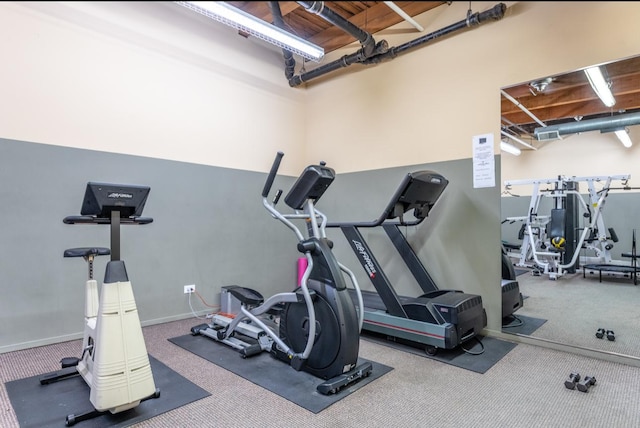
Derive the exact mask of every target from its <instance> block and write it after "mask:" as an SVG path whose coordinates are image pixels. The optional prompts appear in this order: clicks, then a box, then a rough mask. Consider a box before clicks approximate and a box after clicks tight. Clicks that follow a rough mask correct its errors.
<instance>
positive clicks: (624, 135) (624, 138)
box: [615, 128, 633, 148]
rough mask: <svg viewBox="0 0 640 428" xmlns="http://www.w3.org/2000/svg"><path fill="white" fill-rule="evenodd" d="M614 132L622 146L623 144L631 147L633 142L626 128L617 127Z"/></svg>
mask: <svg viewBox="0 0 640 428" xmlns="http://www.w3.org/2000/svg"><path fill="white" fill-rule="evenodd" d="M615 134H616V137H618V139H619V140H620V142H621V143H622V145H623V146H625V147H626V148H629V147H631V145H632V144H633V143H632V142H631V137H629V130H628V129H627V128H625V129H618V130H617V131H615Z"/></svg>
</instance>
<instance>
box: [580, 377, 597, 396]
mask: <svg viewBox="0 0 640 428" xmlns="http://www.w3.org/2000/svg"><path fill="white" fill-rule="evenodd" d="M595 383H596V378H595V377H594V376H585V377H584V379H582V380H581V381H580V382H578V384H577V385H576V386H577V387H578V391H581V392H589V388H591V387H592V386H593V385H595Z"/></svg>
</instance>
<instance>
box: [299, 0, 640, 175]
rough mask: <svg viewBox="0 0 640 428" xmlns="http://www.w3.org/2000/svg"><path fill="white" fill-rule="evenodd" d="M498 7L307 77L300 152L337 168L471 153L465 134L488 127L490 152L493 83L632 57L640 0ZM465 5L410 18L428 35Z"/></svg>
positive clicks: (495, 101) (638, 36)
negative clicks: (409, 46) (372, 61)
mask: <svg viewBox="0 0 640 428" xmlns="http://www.w3.org/2000/svg"><path fill="white" fill-rule="evenodd" d="M496 4H498V3H497V2H496V3H490V2H472V3H471V7H472V8H473V12H474V13H475V12H479V11H484V10H488V9H490V8H491V7H493V6H495V5H496ZM506 4H507V6H508V8H507V11H506V14H505V17H504V18H503V19H502V20H500V21H496V22H491V23H485V24H483V25H481V26H478V27H475V28H473V29H470V30H466V31H465V32H464V33H458V34H456V35H453V36H450V37H448V38H446V39H441V40H436V41H432V42H429V43H427V44H425V45H423V46H421V47H419V48H418V49H416V50H413V51H411V52H408V53H406V54H404V55H402V56H399V57H397V58H396V59H394V60H392V61H390V62H385V63H383V64H378V65H376V66H368V67H367V68H363V67H360V70H361V71H359V72H353V73H349V74H345V73H342V74H341V75H340V76H339V77H337V78H334V79H324V80H322V81H319V83H314V82H311V85H310V86H309V88H308V100H307V107H308V114H309V117H310V118H311V117H313V118H318V120H315V121H314V120H309V126H308V127H307V139H306V140H307V142H308V144H307V148H308V156H309V157H310V158H311V159H315V158H329V159H327V161H330V164H331V165H332V166H334V167H335V168H336V170H338V171H358V170H369V169H376V168H383V167H390V166H400V165H412V164H420V163H427V162H435V161H444V160H452V159H464V158H471V157H472V137H473V136H474V135H479V134H485V133H493V134H494V136H495V141H496V152H497V151H498V150H499V147H498V142H499V138H498V136H499V132H500V88H501V87H504V86H510V85H513V84H516V83H519V82H524V81H529V80H532V79H534V78H538V77H542V76H548V75H553V74H558V73H560V72H563V71H568V70H574V69H577V68H582V67H585V66H587V65H591V64H596V63H601V62H607V61H610V60H612V59H617V58H621V57H627V56H631V55H636V54H640V44H639V43H638V41H639V40H640V30H639V27H638V25H637V21H638V18H640V2H506ZM468 6H469V3H467V2H453V3H452V4H451V5H450V6H443V7H440V8H437V9H436V11H435V12H427V13H425V14H423V15H421V16H418V17H417V19H416V20H417V21H418V22H419V23H420V24H421V25H422V26H423V27H424V28H425V32H424V33H423V34H428V33H431V32H434V31H437V30H440V29H442V28H445V27H447V26H449V25H451V24H453V23H457V22H458V21H460V20H463V19H464V18H465V17H466V13H467V8H468ZM613 23H615V25H614V24H613ZM395 28H396V29H397V28H411V27H410V26H409V25H408V24H399V25H398V26H396V27H395ZM388 33H389V34H384V37H383V36H382V35H376V40H380V39H382V38H385V39H387V40H388V41H389V44H390V46H398V45H400V44H402V43H404V42H406V41H408V40H414V39H417V38H418V37H419V36H420V35H419V34H417V33H415V32H414V33H413V34H411V33H409V34H407V33H404V34H398V35H395V36H392V35H391V34H390V33H391V32H388ZM352 51H353V50H350V51H347V52H342V53H341V54H342V55H344V54H345V53H348V52H352ZM352 67H353V68H354V69H355V66H352ZM507 156H509V155H508V154H505V156H503V157H502V158H503V162H505V163H507V162H509V159H506V157H507ZM617 158H618V157H616V159H617ZM524 159H526V158H525V157H523V158H522V160H524ZM602 161H603V162H607V161H606V160H605V159H602ZM612 161H614V160H612ZM638 176H639V178H640V174H638Z"/></svg>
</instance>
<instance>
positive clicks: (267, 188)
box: [262, 152, 284, 198]
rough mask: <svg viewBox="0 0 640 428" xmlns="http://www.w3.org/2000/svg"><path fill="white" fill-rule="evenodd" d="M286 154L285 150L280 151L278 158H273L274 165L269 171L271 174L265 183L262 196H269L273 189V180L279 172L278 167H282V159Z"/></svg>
mask: <svg viewBox="0 0 640 428" xmlns="http://www.w3.org/2000/svg"><path fill="white" fill-rule="evenodd" d="M283 156H284V153H283V152H278V153H277V154H276V158H275V159H274V160H273V165H271V171H269V175H268V176H267V181H266V182H265V183H264V188H263V189H262V197H263V198H266V197H267V196H269V192H270V191H271V186H272V185H273V180H275V178H276V174H277V173H278V169H279V168H280V161H281V160H282V157H283Z"/></svg>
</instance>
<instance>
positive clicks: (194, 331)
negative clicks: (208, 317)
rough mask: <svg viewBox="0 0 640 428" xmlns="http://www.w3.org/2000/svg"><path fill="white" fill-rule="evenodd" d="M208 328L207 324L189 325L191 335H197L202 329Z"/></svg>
mask: <svg viewBox="0 0 640 428" xmlns="http://www.w3.org/2000/svg"><path fill="white" fill-rule="evenodd" d="M208 328H209V324H198V325H196V326H193V327H191V335H193V336H197V335H199V334H200V332H201V331H202V330H206V329H208Z"/></svg>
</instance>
